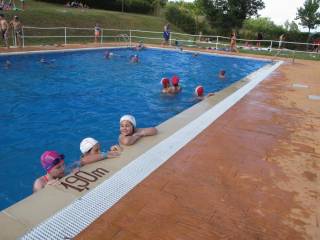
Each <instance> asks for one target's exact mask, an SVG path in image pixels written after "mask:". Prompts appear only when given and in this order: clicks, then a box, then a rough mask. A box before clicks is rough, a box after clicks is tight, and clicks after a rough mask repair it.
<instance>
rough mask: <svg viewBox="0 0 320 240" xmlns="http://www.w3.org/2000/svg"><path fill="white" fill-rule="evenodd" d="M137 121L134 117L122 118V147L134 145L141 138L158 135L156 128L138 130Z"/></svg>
mask: <svg viewBox="0 0 320 240" xmlns="http://www.w3.org/2000/svg"><path fill="white" fill-rule="evenodd" d="M136 126H137V123H136V119H135V118H134V116H132V115H124V116H122V117H121V118H120V135H119V143H120V144H122V145H132V144H134V143H135V142H136V141H138V140H139V139H140V138H141V137H145V136H153V135H156V134H157V132H158V131H157V129H156V128H155V127H150V128H136Z"/></svg>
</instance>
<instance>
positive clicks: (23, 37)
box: [22, 26, 24, 48]
mask: <svg viewBox="0 0 320 240" xmlns="http://www.w3.org/2000/svg"><path fill="white" fill-rule="evenodd" d="M22 48H24V30H23V26H22Z"/></svg>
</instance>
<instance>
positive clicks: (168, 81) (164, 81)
mask: <svg viewBox="0 0 320 240" xmlns="http://www.w3.org/2000/svg"><path fill="white" fill-rule="evenodd" d="M161 84H162V86H164V87H167V86H169V84H170V80H169V78H162V79H161Z"/></svg>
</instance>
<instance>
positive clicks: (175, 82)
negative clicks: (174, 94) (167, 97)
mask: <svg viewBox="0 0 320 240" xmlns="http://www.w3.org/2000/svg"><path fill="white" fill-rule="evenodd" d="M179 81H180V78H179V77H178V76H173V77H172V80H171V82H172V85H174V86H177V85H179Z"/></svg>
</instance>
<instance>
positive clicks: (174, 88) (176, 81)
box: [170, 76, 182, 93]
mask: <svg viewBox="0 0 320 240" xmlns="http://www.w3.org/2000/svg"><path fill="white" fill-rule="evenodd" d="M179 82H180V78H179V77H178V76H173V77H172V79H171V83H172V86H171V87H170V93H178V92H180V91H181V90H182V88H181V86H180V85H179Z"/></svg>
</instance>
